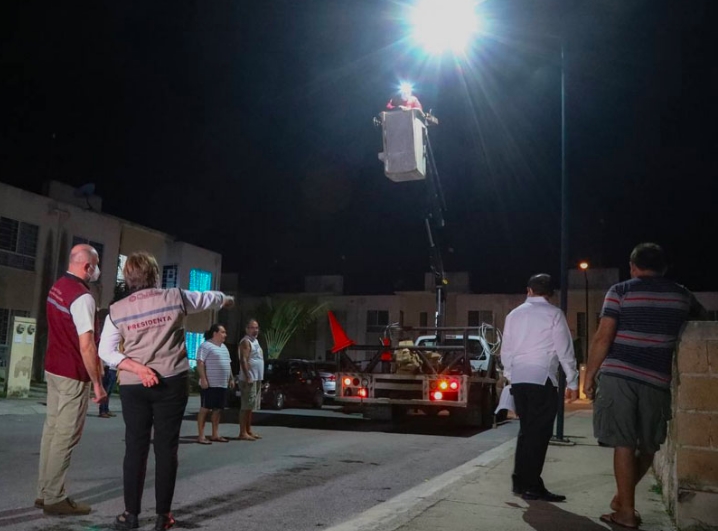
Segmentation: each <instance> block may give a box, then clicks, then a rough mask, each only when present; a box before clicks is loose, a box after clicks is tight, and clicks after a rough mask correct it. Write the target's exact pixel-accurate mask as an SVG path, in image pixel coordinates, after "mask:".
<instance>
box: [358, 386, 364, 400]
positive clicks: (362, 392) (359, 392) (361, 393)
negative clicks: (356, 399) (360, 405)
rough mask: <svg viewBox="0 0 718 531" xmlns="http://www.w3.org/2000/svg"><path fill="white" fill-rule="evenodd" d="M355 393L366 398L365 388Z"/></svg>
mask: <svg viewBox="0 0 718 531" xmlns="http://www.w3.org/2000/svg"><path fill="white" fill-rule="evenodd" d="M357 395H359V396H360V397H362V398H366V389H364V388H362V389H359V390H358V391H357Z"/></svg>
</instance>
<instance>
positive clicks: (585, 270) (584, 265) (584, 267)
mask: <svg viewBox="0 0 718 531" xmlns="http://www.w3.org/2000/svg"><path fill="white" fill-rule="evenodd" d="M578 267H580V268H581V270H582V271H583V281H584V293H585V302H586V313H585V315H586V323H585V326H586V330H585V332H584V336H585V339H586V347H585V348H584V353H585V354H584V360H583V362H584V363H585V364H586V365H588V344H589V343H588V327H589V320H588V262H581V263H580V264H578Z"/></svg>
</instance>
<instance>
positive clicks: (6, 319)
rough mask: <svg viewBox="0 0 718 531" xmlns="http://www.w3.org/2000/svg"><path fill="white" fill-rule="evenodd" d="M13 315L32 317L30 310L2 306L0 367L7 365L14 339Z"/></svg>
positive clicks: (0, 315)
mask: <svg viewBox="0 0 718 531" xmlns="http://www.w3.org/2000/svg"><path fill="white" fill-rule="evenodd" d="M13 317H30V312H28V311H26V310H10V309H8V308H0V367H7V363H8V355H9V354H10V346H11V341H12V318H13Z"/></svg>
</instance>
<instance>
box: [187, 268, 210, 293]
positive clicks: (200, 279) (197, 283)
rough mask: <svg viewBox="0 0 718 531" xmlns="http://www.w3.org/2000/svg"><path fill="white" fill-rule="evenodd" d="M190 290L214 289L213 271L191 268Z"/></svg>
mask: <svg viewBox="0 0 718 531" xmlns="http://www.w3.org/2000/svg"><path fill="white" fill-rule="evenodd" d="M189 289H190V291H209V290H211V289H212V273H210V272H209V271H204V270H202V269H190V272H189Z"/></svg>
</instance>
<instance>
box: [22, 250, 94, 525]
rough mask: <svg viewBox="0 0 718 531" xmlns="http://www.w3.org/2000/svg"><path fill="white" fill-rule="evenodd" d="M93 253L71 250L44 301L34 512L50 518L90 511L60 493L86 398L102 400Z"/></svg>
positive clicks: (87, 507)
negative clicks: (43, 399)
mask: <svg viewBox="0 0 718 531" xmlns="http://www.w3.org/2000/svg"><path fill="white" fill-rule="evenodd" d="M98 262H99V257H98V255H97V251H96V250H95V249H94V248H93V247H92V246H90V245H75V246H74V247H73V248H72V251H70V263H69V265H68V268H67V272H66V273H65V274H64V275H63V276H62V277H60V278H59V279H58V280H57V282H55V284H53V286H52V288H51V289H50V293H49V294H48V296H47V325H48V339H47V352H46V353H45V379H46V381H47V414H46V417H45V426H44V427H43V430H42V443H41V446H40V467H39V479H38V485H37V499H36V500H35V507H37V508H42V509H43V511H44V513H45V514H49V515H72V514H76V515H77V514H88V513H89V512H90V506H89V505H86V504H83V503H77V502H75V501H74V500H72V499H70V498H69V497H68V496H67V494H66V493H65V477H66V476H67V469H68V468H69V466H70V458H71V457H72V450H73V449H74V448H75V446H77V444H78V443H79V442H80V437H81V436H82V429H83V427H84V425H85V416H86V414H87V406H88V402H89V398H90V384H92V387H93V390H94V393H95V398H93V402H95V403H101V402H102V401H103V400H106V397H107V393H106V392H105V389H104V388H103V386H102V365H101V364H100V359H99V357H98V356H97V338H98V337H99V336H98V333H99V330H98V327H97V317H96V312H95V310H96V308H95V299H94V297H93V296H92V294H91V293H90V287H89V284H88V283H89V282H96V281H97V279H98V278H99V277H100V268H99V265H98Z"/></svg>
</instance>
